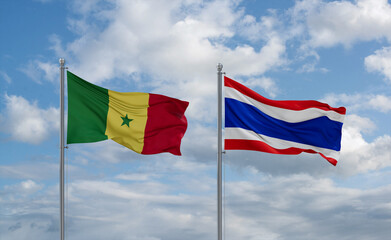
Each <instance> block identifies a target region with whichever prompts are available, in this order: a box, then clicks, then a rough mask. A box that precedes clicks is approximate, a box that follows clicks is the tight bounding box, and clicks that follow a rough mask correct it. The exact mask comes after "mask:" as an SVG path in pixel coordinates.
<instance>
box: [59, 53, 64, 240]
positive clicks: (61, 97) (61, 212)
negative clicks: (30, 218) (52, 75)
mask: <svg viewBox="0 0 391 240" xmlns="http://www.w3.org/2000/svg"><path fill="white" fill-rule="evenodd" d="M59 61H60V115H61V116H60V118H61V119H60V149H61V150H60V239H61V240H64V236H65V234H64V225H65V216H64V148H65V146H64V70H65V66H64V65H65V59H63V58H60V60H59Z"/></svg>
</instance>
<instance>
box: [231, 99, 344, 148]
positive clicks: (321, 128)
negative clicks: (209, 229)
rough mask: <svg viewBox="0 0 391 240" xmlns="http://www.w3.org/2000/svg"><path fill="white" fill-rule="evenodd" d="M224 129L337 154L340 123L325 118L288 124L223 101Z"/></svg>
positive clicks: (256, 109)
mask: <svg viewBox="0 0 391 240" xmlns="http://www.w3.org/2000/svg"><path fill="white" fill-rule="evenodd" d="M225 127H226V128H229V127H234V128H243V129H246V130H251V131H254V132H256V133H258V134H262V135H266V136H269V137H274V138H278V139H283V140H287V141H292V142H297V143H302V144H307V145H312V146H316V147H322V148H327V149H332V150H335V151H339V150H340V149H341V135H342V134H341V132H342V123H341V122H337V121H333V120H330V119H329V118H328V117H326V116H323V117H318V118H314V119H311V120H308V121H303V122H298V123H289V122H285V121H282V120H279V119H276V118H273V117H270V116H269V115H267V114H265V113H263V112H262V111H260V110H259V109H258V108H256V107H254V106H252V105H249V104H246V103H243V102H240V101H238V100H235V99H231V98H225Z"/></svg>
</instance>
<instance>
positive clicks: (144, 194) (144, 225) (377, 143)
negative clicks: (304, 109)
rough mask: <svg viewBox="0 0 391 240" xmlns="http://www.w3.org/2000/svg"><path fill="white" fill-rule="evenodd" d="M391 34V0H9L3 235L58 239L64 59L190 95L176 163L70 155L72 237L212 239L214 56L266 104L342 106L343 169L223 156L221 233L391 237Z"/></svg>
mask: <svg viewBox="0 0 391 240" xmlns="http://www.w3.org/2000/svg"><path fill="white" fill-rule="evenodd" d="M390 29H391V2H389V1H387V0H352V1H348V0H343V1H326V0H296V1H295V0H279V1H274V0H263V1H255V0H248V1H244V0H243V1H241V0H225V1H222V0H210V1H206V0H205V1H202V0H170V1H168V0H148V1H141V0H130V1H129V0H86V1H77V0H70V1H65V0H32V1H27V0H20V1H11V0H8V1H7V0H4V1H0V36H1V37H0V153H1V154H0V239H13V240H19V239H27V238H29V239H41V240H52V239H59V190H58V189H59V122H60V113H59V112H60V111H59V91H60V90H59V58H64V59H65V61H66V67H68V70H69V71H71V72H73V73H74V74H76V75H78V76H80V77H81V78H83V79H85V80H87V81H90V82H92V83H94V84H98V85H99V86H102V87H105V88H108V89H111V90H115V91H122V92H151V93H159V94H163V95H167V96H171V97H175V98H178V99H181V100H185V101H188V102H190V105H189V107H188V109H187V111H186V117H187V119H188V129H187V132H186V134H185V136H184V138H183V140H182V145H181V151H182V156H180V157H178V156H174V155H171V154H168V153H163V154H157V155H150V156H146V155H139V154H136V153H134V152H132V151H131V150H129V149H127V148H125V147H123V146H121V145H119V144H117V143H115V142H113V141H111V140H107V141H102V142H98V143H90V144H71V145H69V146H68V148H67V149H66V151H65V158H66V237H67V239H74V240H82V239H83V240H90V239H94V240H100V239H102V240H103V239H126V240H134V239H137V240H168V239H169V240H176V239H178V240H179V239H181V240H182V239H187V240H195V239H197V240H202V239H208V240H209V239H216V238H217V200H216V199H217V196H216V192H217V184H216V181H217V180H216V176H217V114H216V111H217V74H216V73H217V70H216V65H217V63H222V64H223V66H224V68H223V71H224V72H226V76H228V77H230V78H233V79H235V80H236V81H238V82H240V83H242V84H244V85H246V86H248V87H250V88H251V89H253V90H254V91H256V92H258V93H259V94H261V95H263V96H265V97H267V98H271V99H276V100H307V99H312V100H319V101H322V102H326V103H328V104H330V105H331V106H333V107H340V106H344V107H346V109H347V115H346V118H345V122H344V126H343V131H342V148H341V155H340V159H339V162H338V164H337V166H332V165H331V164H330V163H328V162H327V161H326V160H325V159H323V158H322V157H321V156H319V155H317V154H307V153H303V154H300V155H293V156H285V155H273V154H266V153H261V152H253V151H226V153H225V154H224V155H223V161H224V166H223V172H224V207H223V211H224V239H227V240H228V239H235V240H236V239H249V240H259V239H268V240H284V239H289V240H303V239H319V240H326V239H368V240H372V239H381V240H383V239H387V238H388V237H389V236H390V234H391V228H390V224H391V124H390V119H391V32H390ZM65 114H66V112H65Z"/></svg>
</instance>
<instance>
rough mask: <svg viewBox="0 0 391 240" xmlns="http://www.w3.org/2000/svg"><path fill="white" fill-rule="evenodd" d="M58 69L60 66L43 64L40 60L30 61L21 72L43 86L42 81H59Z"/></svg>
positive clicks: (48, 63)
mask: <svg viewBox="0 0 391 240" xmlns="http://www.w3.org/2000/svg"><path fill="white" fill-rule="evenodd" d="M58 69H59V65H58V64H54V63H50V62H42V61H40V60H33V61H29V62H28V63H27V64H26V65H25V66H23V67H21V68H19V70H20V71H21V72H23V73H24V74H26V76H28V77H29V78H31V79H32V80H33V81H34V82H36V83H39V84H42V80H47V81H50V82H54V81H55V79H56V78H57V79H58V77H57V76H59V70H58Z"/></svg>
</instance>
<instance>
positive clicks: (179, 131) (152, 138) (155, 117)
mask: <svg viewBox="0 0 391 240" xmlns="http://www.w3.org/2000/svg"><path fill="white" fill-rule="evenodd" d="M188 105H189V103H188V102H185V101H181V100H178V99H175V98H170V97H167V96H163V95H159V94H149V107H148V119H147V124H146V126H145V134H144V147H143V151H142V152H141V153H142V154H156V153H162V152H169V153H172V154H174V155H181V150H180V145H181V140H182V137H183V136H184V135H185V132H186V129H187V119H186V117H185V111H186V109H187V106H188Z"/></svg>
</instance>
